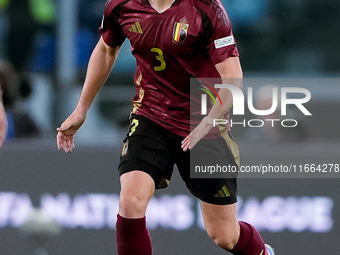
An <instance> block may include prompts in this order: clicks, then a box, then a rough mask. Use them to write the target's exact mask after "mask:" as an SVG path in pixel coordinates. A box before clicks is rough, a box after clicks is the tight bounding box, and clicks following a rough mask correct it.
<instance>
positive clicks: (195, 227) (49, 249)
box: [0, 0, 340, 255]
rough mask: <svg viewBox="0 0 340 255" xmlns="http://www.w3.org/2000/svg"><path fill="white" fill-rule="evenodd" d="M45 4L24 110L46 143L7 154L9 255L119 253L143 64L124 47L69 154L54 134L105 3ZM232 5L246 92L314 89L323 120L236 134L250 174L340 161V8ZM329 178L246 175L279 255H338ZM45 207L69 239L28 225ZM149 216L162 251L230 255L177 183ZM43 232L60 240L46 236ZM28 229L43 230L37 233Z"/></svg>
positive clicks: (242, 211)
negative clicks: (125, 174)
mask: <svg viewBox="0 0 340 255" xmlns="http://www.w3.org/2000/svg"><path fill="white" fill-rule="evenodd" d="M6 2H8V1H0V9H1V12H0V42H1V48H0V56H1V58H6V57H8V56H7V55H8V53H7V50H6V43H7V35H8V30H9V29H10V24H9V22H8V20H9V19H8V16H9V15H10V13H9V10H8V9H6ZM43 2H44V3H45V4H46V6H49V7H50V8H47V9H46V8H43V9H44V10H49V11H46V12H45V14H44V15H46V16H45V17H47V18H46V19H44V21H42V22H43V23H44V25H43V26H39V27H37V29H36V31H35V40H34V43H33V45H32V51H31V54H30V57H29V59H28V63H27V65H26V69H25V70H24V71H22V72H24V73H25V75H27V76H28V77H29V80H30V84H31V88H32V91H31V94H30V96H29V97H28V98H25V99H18V102H17V103H18V106H20V107H22V108H23V109H25V110H28V112H29V113H30V115H31V116H32V118H33V119H34V121H35V122H36V123H37V124H38V125H39V127H40V129H41V134H40V135H39V136H38V137H34V138H26V139H25V138H21V139H12V140H8V141H6V143H5V144H4V147H3V148H2V149H1V150H0V172H1V177H0V254H4V255H13V254H20V255H22V254H35V255H46V254H50V255H54V254H55V255H57V254H63V255H67V254H70V255H76V254H83V255H90V254H91V255H92V254H103V255H106V254H115V242H114V237H115V233H114V225H115V216H116V213H117V201H118V191H119V182H118V176H117V172H116V168H117V162H118V156H119V154H120V149H121V145H122V141H121V140H122V137H124V134H125V133H126V129H127V124H128V121H127V116H128V113H129V111H130V108H131V106H130V102H131V98H132V96H133V93H134V89H133V85H132V83H133V71H134V66H135V64H134V60H133V57H132V56H131V54H130V53H129V44H128V43H127V42H125V43H124V46H123V48H122V50H121V52H120V56H119V60H118V61H117V64H116V66H115V68H114V70H113V72H112V75H111V76H110V78H109V80H108V82H107V84H106V86H105V87H104V88H103V90H102V91H101V92H100V94H99V95H98V98H97V99H96V101H95V103H94V105H93V107H92V108H91V110H90V113H89V115H88V119H87V121H86V123H85V124H84V126H83V127H82V129H81V130H80V131H79V134H77V137H76V146H77V147H76V150H75V151H74V153H72V154H70V155H66V154H64V153H62V152H58V151H57V150H56V146H55V139H54V137H55V131H54V130H55V127H57V126H58V125H59V124H60V123H61V121H62V120H64V119H65V118H66V117H67V116H68V114H69V113H70V112H71V111H72V109H73V108H74V106H75V103H76V101H77V98H78V96H79V93H80V90H81V85H82V81H83V79H84V75H85V68H86V63H87V60H88V57H89V54H90V52H91V50H92V48H93V47H94V45H95V42H96V40H97V39H98V33H97V28H98V26H99V25H100V21H101V15H102V10H103V4H104V1H102V0H101V1H98V0H82V1H70V0H68V1H67V0H56V1H51V0H50V1H48V0H46V1H41V3H43ZM7 4H8V3H7ZM223 4H224V6H225V7H226V9H227V11H228V14H229V16H230V19H231V20H232V23H233V28H234V34H235V37H236V38H237V42H238V46H239V50H240V52H241V62H242V65H243V69H244V74H245V76H246V78H247V79H246V81H245V87H247V86H251V87H254V89H255V90H256V89H259V88H260V87H261V86H262V85H266V84H274V85H275V86H278V87H303V88H306V89H308V90H310V92H311V94H312V99H311V100H310V102H308V103H307V104H305V106H306V108H307V109H308V110H309V111H310V112H311V113H312V116H310V117H308V116H306V117H305V116H301V114H300V115H299V111H294V109H293V110H292V112H291V116H290V118H294V119H297V120H298V122H299V125H298V127H297V128H294V129H289V130H288V132H286V131H287V130H284V131H285V132H283V130H279V131H277V133H276V134H275V136H274V138H271V137H270V135H268V134H267V135H266V134H265V133H264V134H262V133H261V132H260V131H259V129H254V128H253V129H252V128H249V127H246V128H243V127H242V126H236V127H235V128H234V129H233V135H234V136H235V138H236V140H237V141H238V143H239V146H240V149H241V157H242V158H241V160H242V164H243V165H249V166H252V165H254V166H256V165H260V164H271V165H281V164H282V165H290V164H296V165H304V164H312V163H313V164H339V163H340V161H339V155H340V146H339V141H340V136H339V132H338V130H339V124H340V121H339V117H338V109H339V106H340V103H339V100H338V98H339V96H340V88H339V79H338V77H339V72H340V61H339V59H340V56H339V55H340V49H339V47H340V38H339V37H340V34H339V33H338V28H339V26H340V18H339V15H338V13H339V11H340V2H339V1H336V0H326V1H316V0H300V1H282V0H272V1H269V0H239V1H235V0H225V1H223ZM46 6H45V7H46ZM38 9H39V8H38ZM43 13H44V12H43ZM16 15H17V17H20V16H21V15H20V13H16ZM244 91H245V93H246V90H244ZM295 110H296V109H295ZM238 118H240V117H238ZM242 118H243V117H242ZM250 118H255V117H254V116H252V115H251V114H250V113H249V112H247V114H246V116H245V117H244V119H250ZM256 118H257V117H256ZM339 176H340V173H339ZM326 177H328V178H317V177H316V176H312V175H309V176H308V178H307V175H305V176H304V175H302V176H299V178H275V177H274V178H256V179H247V178H241V179H240V181H239V202H240V203H239V207H238V215H239V217H240V219H243V220H247V221H250V222H252V223H253V224H254V225H255V226H256V227H257V228H258V229H259V230H260V231H261V234H262V235H263V237H264V239H265V241H266V242H268V243H270V244H272V245H273V246H274V247H275V249H276V251H277V254H278V255H280V254H292V255H294V254H306V255H307V254H308V255H316V254H320V253H324V254H338V253H339V252H338V251H339V249H340V244H339V242H338V237H339V235H340V232H339V231H340V230H339V227H340V226H339V221H340V213H339V211H340V210H339V209H340V208H339V207H340V205H339V195H338V194H339V191H340V190H339V185H338V184H339V179H338V178H337V176H335V177H334V175H333V176H326ZM34 208H35V209H36V210H38V211H39V210H42V211H44V212H45V213H47V215H48V216H49V217H50V219H53V220H54V222H57V223H58V225H59V227H60V229H59V228H58V227H57V226H56V225H53V224H52V223H50V224H48V219H46V218H44V217H43V216H41V215H40V217H38V216H39V214H38V216H36V217H35V218H34V219H35V220H37V221H38V222H35V223H34V222H33V223H32V221H27V220H29V219H30V216H31V215H32V212H33V211H34ZM38 211H36V213H37V212H38ZM34 215H37V214H34ZM147 217H148V220H149V223H148V224H149V228H150V229H151V235H152V242H153V245H154V254H162V255H172V254H198V255H200V254H202V255H203V254H221V255H222V254H225V253H224V252H223V251H221V250H219V248H217V247H215V245H214V244H213V242H212V241H211V240H210V239H209V238H208V237H207V236H206V234H205V232H204V231H203V229H202V222H201V217H200V214H199V208H198V203H197V200H196V199H194V198H193V197H192V196H190V194H189V193H188V192H187V190H186V189H185V187H184V185H183V183H182V182H181V181H180V180H179V177H178V175H177V173H175V174H174V176H173V180H172V183H171V185H170V187H169V188H168V189H166V190H161V191H159V192H157V193H156V196H155V198H154V199H153V200H152V202H151V204H150V208H149V210H148V213H147ZM31 220H32V219H31ZM43 220H45V221H43ZM39 222H40V223H39ZM41 222H42V223H41ZM30 224H31V225H30ZM41 224H42V225H43V226H45V227H46V226H49V227H50V228H49V230H50V231H52V232H53V231H54V234H55V235H52V236H50V237H49V238H47V237H46V235H47V232H46V231H47V230H46V229H44V228H40V226H41ZM53 226H54V227H53ZM29 230H31V231H32V230H36V231H38V232H36V234H34V233H31V234H29V232H27V231H29ZM57 230H60V232H58V231H57ZM39 247H42V248H43V249H39Z"/></svg>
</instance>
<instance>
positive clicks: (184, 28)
mask: <svg viewBox="0 0 340 255" xmlns="http://www.w3.org/2000/svg"><path fill="white" fill-rule="evenodd" d="M188 28H189V24H186V23H185V22H183V21H182V20H181V22H175V25H174V31H173V32H172V38H173V39H174V41H175V42H178V43H179V42H184V41H185V39H187V36H188Z"/></svg>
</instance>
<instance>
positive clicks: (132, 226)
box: [116, 214, 152, 255]
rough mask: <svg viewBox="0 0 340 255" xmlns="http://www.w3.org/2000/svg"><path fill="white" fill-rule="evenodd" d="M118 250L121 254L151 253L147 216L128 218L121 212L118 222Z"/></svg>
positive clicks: (143, 254) (148, 254) (141, 254)
mask: <svg viewBox="0 0 340 255" xmlns="http://www.w3.org/2000/svg"><path fill="white" fill-rule="evenodd" d="M116 237H117V250H118V254H119V255H151V254H152V247H151V239H150V235H149V231H148V230H147V228H146V221H145V217H143V218H141V219H127V218H124V217H122V216H120V215H119V214H118V215H117V224H116Z"/></svg>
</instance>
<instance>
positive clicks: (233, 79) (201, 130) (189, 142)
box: [182, 57, 243, 151]
mask: <svg viewBox="0 0 340 255" xmlns="http://www.w3.org/2000/svg"><path fill="white" fill-rule="evenodd" d="M215 66H216V69H217V71H218V73H219V74H220V76H221V78H222V82H223V84H228V85H234V86H237V87H238V88H240V89H241V88H242V78H243V73H242V68H241V64H240V60H239V58H238V57H229V58H227V59H225V60H224V61H222V62H220V63H218V64H216V65H215ZM218 94H219V96H220V98H221V100H222V105H220V104H214V105H213V107H212V108H211V110H210V112H209V114H208V115H207V116H206V117H204V118H203V119H202V121H201V123H200V124H199V125H198V126H197V127H196V128H195V129H194V130H193V131H192V132H191V133H190V134H189V135H188V136H187V137H186V138H185V139H184V140H183V142H182V149H183V150H184V151H186V150H188V149H192V148H193V147H194V146H195V144H196V143H197V142H198V141H199V140H201V139H202V138H203V137H204V136H206V135H207V134H208V132H209V131H210V130H211V129H212V128H213V125H214V119H220V118H221V117H222V116H224V115H225V114H226V113H227V112H228V111H229V110H230V108H231V107H232V105H233V97H232V94H231V92H230V90H229V89H224V88H222V89H220V91H219V93H218Z"/></svg>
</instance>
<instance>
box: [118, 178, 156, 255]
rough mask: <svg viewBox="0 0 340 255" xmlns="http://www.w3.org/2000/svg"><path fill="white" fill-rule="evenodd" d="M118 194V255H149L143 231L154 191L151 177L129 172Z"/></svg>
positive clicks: (148, 239) (147, 235)
mask: <svg viewBox="0 0 340 255" xmlns="http://www.w3.org/2000/svg"><path fill="white" fill-rule="evenodd" d="M120 183H121V192H120V200H119V214H118V218H117V225H116V237H117V250H118V254H119V255H131V254H134V255H151V254H152V247H151V240H150V235H149V232H148V230H147V228H146V221H145V212H146V208H147V205H148V202H149V200H150V198H151V197H152V195H153V193H154V191H155V183H154V180H153V179H152V178H151V176H150V175H149V174H147V173H145V172H142V171H131V172H127V173H124V174H123V175H121V177H120Z"/></svg>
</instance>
